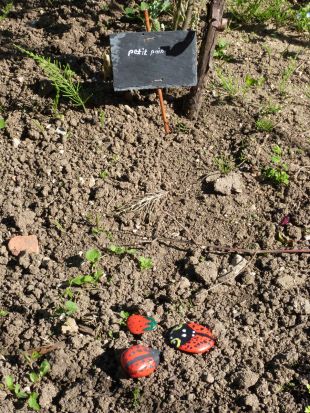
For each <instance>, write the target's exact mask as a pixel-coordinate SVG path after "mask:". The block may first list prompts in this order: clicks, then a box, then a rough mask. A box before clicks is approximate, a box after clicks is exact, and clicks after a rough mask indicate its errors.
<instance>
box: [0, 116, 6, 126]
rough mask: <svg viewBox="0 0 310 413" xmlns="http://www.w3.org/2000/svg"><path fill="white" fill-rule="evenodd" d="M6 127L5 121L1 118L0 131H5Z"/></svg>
mask: <svg viewBox="0 0 310 413" xmlns="http://www.w3.org/2000/svg"><path fill="white" fill-rule="evenodd" d="M5 127H6V123H5V120H4V119H3V118H2V117H1V116H0V129H4V128H5Z"/></svg>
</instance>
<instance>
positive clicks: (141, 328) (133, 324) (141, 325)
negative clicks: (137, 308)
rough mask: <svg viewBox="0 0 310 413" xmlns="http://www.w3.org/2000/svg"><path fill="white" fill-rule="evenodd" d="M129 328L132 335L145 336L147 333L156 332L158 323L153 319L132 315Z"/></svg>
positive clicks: (128, 320)
mask: <svg viewBox="0 0 310 413" xmlns="http://www.w3.org/2000/svg"><path fill="white" fill-rule="evenodd" d="M127 327H128V329H129V331H130V332H131V333H132V334H143V333H145V332H146V331H152V330H155V328H156V327H157V323H156V321H155V320H154V318H153V317H144V316H143V315H139V314H132V315H131V316H130V317H128V319H127Z"/></svg>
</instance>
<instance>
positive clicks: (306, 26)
mask: <svg viewBox="0 0 310 413" xmlns="http://www.w3.org/2000/svg"><path fill="white" fill-rule="evenodd" d="M295 26H296V28H297V30H299V31H301V32H310V4H307V5H306V6H304V7H301V8H300V9H299V10H297V11H296V14H295Z"/></svg>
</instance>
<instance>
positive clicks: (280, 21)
mask: <svg viewBox="0 0 310 413" xmlns="http://www.w3.org/2000/svg"><path fill="white" fill-rule="evenodd" d="M229 9H230V11H231V13H232V15H233V17H234V19H235V20H237V21H238V22H241V23H246V24H249V23H250V24H251V23H268V22H272V23H275V24H276V25H278V26H279V25H284V24H287V23H288V22H290V21H291V19H292V17H293V15H294V12H293V10H292V6H291V4H290V2H289V1H288V0H230V1H229Z"/></svg>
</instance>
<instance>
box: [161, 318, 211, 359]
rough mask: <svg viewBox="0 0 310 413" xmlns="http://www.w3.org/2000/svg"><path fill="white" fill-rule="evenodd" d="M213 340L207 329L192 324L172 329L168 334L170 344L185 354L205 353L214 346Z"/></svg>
mask: <svg viewBox="0 0 310 413" xmlns="http://www.w3.org/2000/svg"><path fill="white" fill-rule="evenodd" d="M215 340H216V339H215V337H214V336H213V335H212V333H211V331H210V330H209V329H208V328H207V327H204V326H202V325H200V324H197V323H192V322H189V323H184V324H181V325H179V326H176V327H174V328H173V329H172V330H171V331H170V334H169V342H170V344H171V345H173V346H174V347H176V348H177V349H179V350H182V351H185V352H186V353H194V354H202V353H206V352H207V351H209V350H210V349H211V348H212V347H213V346H214V345H215Z"/></svg>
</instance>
